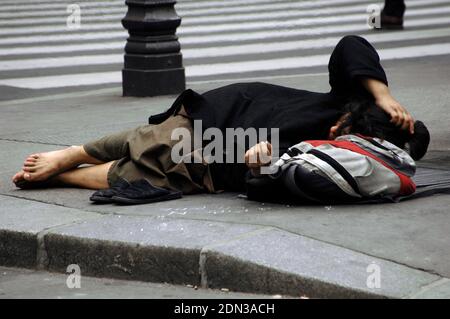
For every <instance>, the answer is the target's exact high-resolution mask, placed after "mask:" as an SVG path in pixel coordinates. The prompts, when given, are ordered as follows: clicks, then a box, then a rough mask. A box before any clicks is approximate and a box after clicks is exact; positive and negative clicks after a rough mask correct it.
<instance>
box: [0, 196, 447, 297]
mask: <svg viewBox="0 0 450 319" xmlns="http://www.w3.org/2000/svg"><path fill="white" fill-rule="evenodd" d="M14 200H18V199H11V198H6V197H5V198H3V196H2V203H3V202H4V203H5V204H6V206H7V204H8V201H14ZM26 203H27V201H24V206H23V208H24V209H23V211H22V213H19V215H20V214H22V216H17V214H16V215H15V218H12V217H11V218H10V221H12V220H17V219H18V218H19V219H20V218H22V219H25V218H28V219H30V214H31V213H30V211H29V210H27V207H26ZM36 205H38V206H39V205H40V206H41V207H39V209H37V210H36ZM33 207H34V209H33V212H32V213H33V217H34V218H35V219H37V220H38V221H41V222H42V223H41V224H39V222H36V221H34V222H33V225H32V226H33V227H34V228H33V227H31V228H30V227H29V226H27V225H26V222H24V221H22V222H21V223H20V225H17V224H16V225H13V224H11V223H9V224H8V222H5V220H4V216H3V217H2V218H1V220H2V221H3V222H2V224H1V225H2V226H0V227H1V229H0V264H2V265H6V266H16V267H19V266H20V267H28V268H36V267H37V268H41V269H48V270H50V271H57V272H63V273H64V272H66V269H67V266H68V265H70V264H78V265H79V266H80V268H81V272H82V275H83V274H84V275H89V276H97V277H111V278H118V279H128V280H141V281H151V282H167V283H172V284H190V285H194V286H202V287H205V288H227V289H229V290H232V291H240V292H252V293H264V294H284V295H292V296H303V295H306V296H308V297H317V298H422V297H423V298H426V297H429V296H435V295H437V296H442V295H448V294H449V292H448V291H449V289H450V286H449V284H448V283H449V281H448V279H447V278H442V277H439V276H437V275H433V274H429V273H427V272H425V271H420V270H416V269H413V268H410V267H407V266H403V265H399V264H397V263H393V262H390V261H386V260H383V259H379V258H375V257H372V256H368V255H365V254H362V253H358V252H355V251H352V250H349V249H346V248H342V247H338V246H335V245H331V244H328V243H324V242H321V241H318V240H315V239H310V238H307V237H304V236H300V235H297V234H293V233H289V232H286V231H282V230H279V229H276V228H272V227H263V226H255V225H243V224H232V223H223V222H209V221H197V220H187V219H172V218H166V219H157V218H149V217H142V216H119V215H100V214H96V213H89V212H83V211H79V210H76V209H71V208H65V207H57V206H53V205H48V204H43V203H39V204H36V203H35V202H34V203H33ZM55 216H58V217H57V218H55ZM45 218H50V220H51V223H50V221H49V220H45ZM58 218H59V219H58ZM30 223H31V221H30ZM40 228H41V229H40ZM369 265H372V266H371V267H372V268H370V269H372V270H370V269H369V268H368V267H369ZM373 265H375V266H373ZM373 267H375V268H374V269H379V271H380V278H381V279H380V288H376V287H375V288H368V286H367V279H368V276H370V275H371V274H372V273H371V272H368V270H369V271H373Z"/></svg>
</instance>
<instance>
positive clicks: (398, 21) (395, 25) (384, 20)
mask: <svg viewBox="0 0 450 319" xmlns="http://www.w3.org/2000/svg"><path fill="white" fill-rule="evenodd" d="M381 29H389V30H399V29H403V17H395V16H388V15H386V14H385V13H384V12H381Z"/></svg>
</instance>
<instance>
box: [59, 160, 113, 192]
mask: <svg viewBox="0 0 450 319" xmlns="http://www.w3.org/2000/svg"><path fill="white" fill-rule="evenodd" d="M112 163H113V162H108V163H104V164H99V165H93V166H88V167H81V168H75V169H72V170H69V171H66V172H64V173H61V174H59V175H57V176H55V177H53V178H52V180H53V181H54V182H55V183H57V184H63V185H67V186H75V187H79V188H88V189H103V188H109V185H108V171H109V168H110V167H111V165H112Z"/></svg>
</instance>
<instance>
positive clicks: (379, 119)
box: [338, 100, 430, 160]
mask: <svg viewBox="0 0 450 319" xmlns="http://www.w3.org/2000/svg"><path fill="white" fill-rule="evenodd" d="M344 113H345V114H346V113H349V115H348V116H347V117H346V118H345V119H344V121H343V122H342V124H341V125H340V127H339V129H338V135H340V134H341V133H342V131H343V130H344V129H345V128H347V127H349V128H350V132H351V133H359V134H362V135H365V136H371V137H378V138H381V139H384V140H387V141H389V142H391V143H392V144H394V145H396V146H398V147H400V148H402V149H405V150H406V151H407V152H408V153H409V154H410V156H411V157H412V158H413V159H414V160H419V159H421V158H422V157H423V156H424V155H425V153H426V152H427V149H428V145H429V144H430V133H429V132H428V129H427V127H426V126H425V124H424V123H423V122H421V121H416V122H415V123H414V134H412V135H411V134H410V133H409V131H408V130H402V129H400V128H399V127H398V126H396V125H395V124H393V123H391V122H390V120H391V118H390V116H389V115H388V114H387V113H386V112H384V111H383V110H382V109H381V108H379V107H378V106H376V105H375V103H374V102H373V101H370V100H362V101H350V102H349V103H347V104H346V105H345V106H344Z"/></svg>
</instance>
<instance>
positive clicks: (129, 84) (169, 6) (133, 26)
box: [122, 0, 186, 96]
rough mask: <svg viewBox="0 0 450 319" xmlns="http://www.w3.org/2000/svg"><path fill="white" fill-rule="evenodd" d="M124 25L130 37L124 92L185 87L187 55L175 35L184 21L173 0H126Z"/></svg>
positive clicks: (158, 92)
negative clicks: (183, 54)
mask: <svg viewBox="0 0 450 319" xmlns="http://www.w3.org/2000/svg"><path fill="white" fill-rule="evenodd" d="M125 3H126V5H127V6H128V11H127V14H126V15H125V18H123V19H122V25H123V26H124V28H125V29H127V30H128V33H129V37H128V39H127V44H126V46H125V59H124V60H125V61H124V68H123V70H122V89H123V96H156V95H165V94H176V93H180V92H182V91H183V90H184V89H185V86H186V80H185V75H184V67H183V57H182V55H181V52H180V43H179V42H178V37H177V36H176V35H175V32H176V29H177V28H178V27H179V25H180V23H181V18H180V17H179V16H178V15H177V13H176V11H175V8H174V5H175V3H176V1H173V0H126V1H125Z"/></svg>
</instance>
